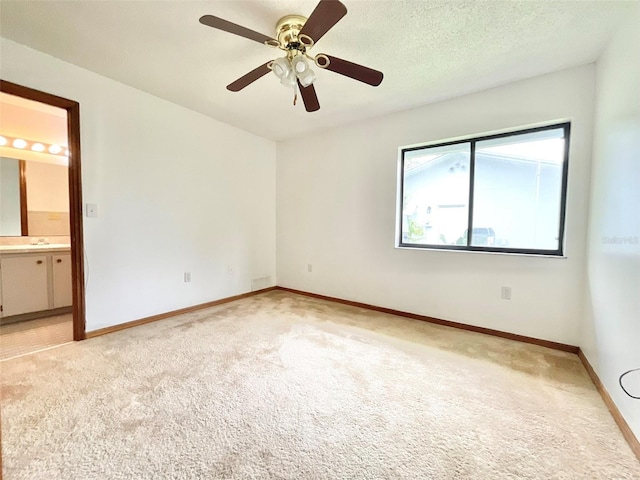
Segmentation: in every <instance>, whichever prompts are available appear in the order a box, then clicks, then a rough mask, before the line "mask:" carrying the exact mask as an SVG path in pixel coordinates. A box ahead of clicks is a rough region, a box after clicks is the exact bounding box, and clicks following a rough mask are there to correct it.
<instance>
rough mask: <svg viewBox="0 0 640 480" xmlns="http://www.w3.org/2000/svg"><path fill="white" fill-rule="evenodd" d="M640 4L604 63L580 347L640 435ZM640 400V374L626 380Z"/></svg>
mask: <svg viewBox="0 0 640 480" xmlns="http://www.w3.org/2000/svg"><path fill="white" fill-rule="evenodd" d="M638 25H640V6H639V7H637V8H636V14H635V15H633V16H631V17H630V19H629V22H628V23H627V25H626V28H622V29H620V30H619V32H618V34H617V35H616V37H615V38H614V40H613V41H612V43H611V44H610V45H609V47H608V48H607V50H606V51H605V52H604V54H603V56H602V57H601V58H600V60H599V61H598V64H597V81H596V116H595V124H594V155H593V176H592V183H591V193H592V195H591V208H590V216H589V242H588V257H587V261H588V281H587V288H586V295H585V297H586V305H585V313H584V319H585V321H584V328H583V332H582V337H581V342H580V345H581V347H582V349H583V351H584V353H585V355H586V357H587V358H588V359H589V362H590V363H591V364H592V365H593V367H594V369H595V371H596V373H597V374H598V376H599V377H600V379H601V380H602V382H603V383H604V385H605V387H606V389H607V391H608V392H609V394H610V395H611V397H612V398H613V400H614V402H615V403H616V405H617V406H618V408H619V410H620V411H621V413H622V414H623V416H624V417H625V419H626V421H627V423H629V425H630V427H631V429H632V430H633V432H634V433H635V435H636V437H637V438H640V401H638V400H633V399H631V398H629V397H627V396H626V395H625V394H624V392H623V391H622V390H621V389H620V386H619V384H618V378H619V376H620V375H621V374H622V373H623V372H625V371H627V370H630V369H632V368H640V214H639V213H638V208H639V207H640V60H639V59H640V29H639V28H638ZM626 381H627V385H628V386H629V387H633V390H634V392H635V395H638V392H640V374H639V373H636V374H634V376H633V377H632V376H629V377H626Z"/></svg>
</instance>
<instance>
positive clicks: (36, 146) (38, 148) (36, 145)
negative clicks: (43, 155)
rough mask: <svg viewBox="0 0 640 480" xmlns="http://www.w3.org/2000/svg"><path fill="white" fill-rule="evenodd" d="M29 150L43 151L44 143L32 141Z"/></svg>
mask: <svg viewBox="0 0 640 480" xmlns="http://www.w3.org/2000/svg"><path fill="white" fill-rule="evenodd" d="M31 150H33V151H34V152H44V145H43V144H41V143H34V144H33V145H31Z"/></svg>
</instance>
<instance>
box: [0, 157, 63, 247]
mask: <svg viewBox="0 0 640 480" xmlns="http://www.w3.org/2000/svg"><path fill="white" fill-rule="evenodd" d="M69 226H70V219H69V167H68V166H66V165H56V164H52V163H45V162H37V161H31V160H18V159H15V158H7V157H0V236H2V237H19V236H31V237H33V236H41V237H50V236H56V235H69V233H70V227H69Z"/></svg>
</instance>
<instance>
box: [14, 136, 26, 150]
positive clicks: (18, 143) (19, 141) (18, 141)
mask: <svg viewBox="0 0 640 480" xmlns="http://www.w3.org/2000/svg"><path fill="white" fill-rule="evenodd" d="M13 146H14V147H16V148H24V147H26V146H27V142H25V141H24V140H22V139H21V138H16V139H15V140H14V141H13Z"/></svg>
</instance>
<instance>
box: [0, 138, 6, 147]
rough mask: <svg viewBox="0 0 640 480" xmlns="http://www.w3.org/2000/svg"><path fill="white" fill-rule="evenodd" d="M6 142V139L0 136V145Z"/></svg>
mask: <svg viewBox="0 0 640 480" xmlns="http://www.w3.org/2000/svg"><path fill="white" fill-rule="evenodd" d="M6 144H7V139H6V138H4V137H0V147H2V146H4V145H6Z"/></svg>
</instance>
